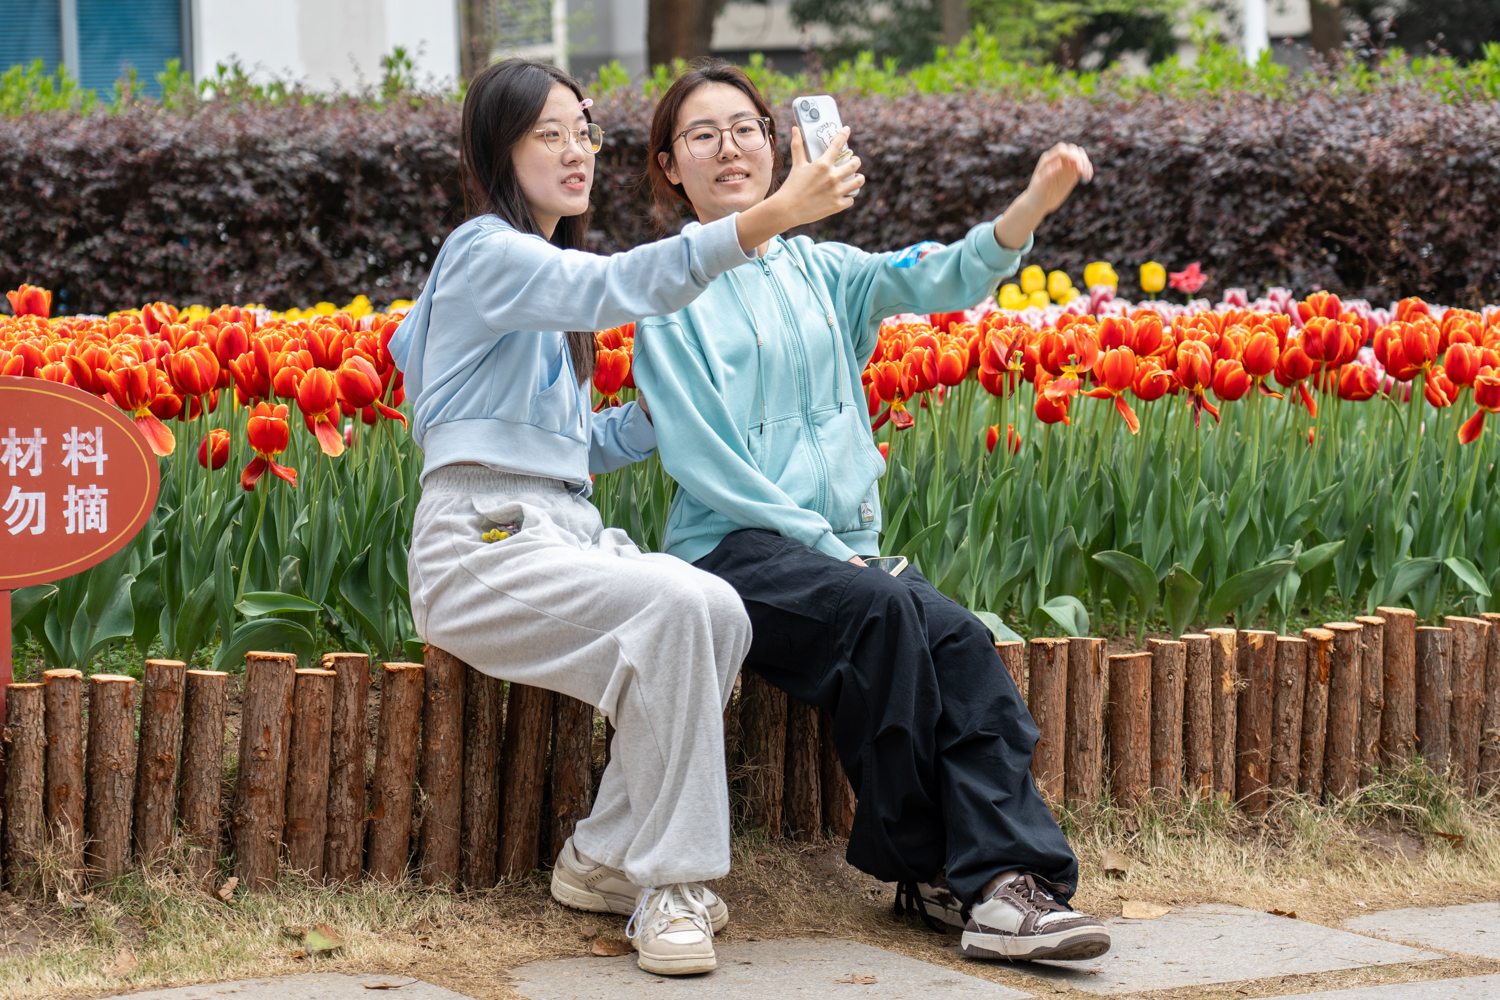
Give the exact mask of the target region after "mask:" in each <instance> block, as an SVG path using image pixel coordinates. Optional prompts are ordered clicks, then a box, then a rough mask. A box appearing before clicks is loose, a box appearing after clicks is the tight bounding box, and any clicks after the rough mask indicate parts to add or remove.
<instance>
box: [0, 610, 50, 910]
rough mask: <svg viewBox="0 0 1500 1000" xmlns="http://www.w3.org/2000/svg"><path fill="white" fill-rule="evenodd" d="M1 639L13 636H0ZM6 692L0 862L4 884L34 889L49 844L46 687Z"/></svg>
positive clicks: (27, 686) (24, 686)
mask: <svg viewBox="0 0 1500 1000" xmlns="http://www.w3.org/2000/svg"><path fill="white" fill-rule="evenodd" d="M0 641H5V642H8V641H10V640H9V639H8V638H7V637H5V636H0ZM6 695H7V697H6V700H5V730H4V733H3V735H0V742H3V744H4V749H5V802H4V807H5V815H4V819H5V829H4V833H5V838H4V843H3V844H0V865H3V868H4V871H5V873H6V880H5V882H4V883H0V884H3V885H5V886H6V887H8V888H9V889H10V890H11V891H12V892H23V891H25V892H29V891H31V890H32V889H36V888H39V886H38V885H37V884H36V883H35V881H34V875H35V873H34V872H33V871H32V869H33V866H35V865H36V863H37V862H38V861H39V860H40V859H41V856H42V848H43V845H45V843H46V830H47V815H46V806H45V804H44V803H45V801H46V797H47V789H46V774H47V770H46V763H45V762H46V759H47V722H46V715H47V708H46V697H45V696H46V692H45V691H44V690H43V686H42V685H41V684H39V683H38V684H12V685H10V686H9V687H8V688H6Z"/></svg>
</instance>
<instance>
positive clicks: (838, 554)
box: [813, 531, 859, 562]
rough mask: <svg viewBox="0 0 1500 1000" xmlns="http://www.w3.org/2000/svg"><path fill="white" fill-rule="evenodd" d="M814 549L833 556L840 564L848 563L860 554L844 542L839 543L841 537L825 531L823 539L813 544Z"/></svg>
mask: <svg viewBox="0 0 1500 1000" xmlns="http://www.w3.org/2000/svg"><path fill="white" fill-rule="evenodd" d="M813 548H815V549H817V550H818V551H819V552H821V553H823V554H824V555H825V556H832V557H833V558H835V559H837V560H838V561H839V562H848V561H849V560H850V559H853V558H854V557H855V556H856V555H858V554H859V553H857V552H855V551H854V550H853V549H851V548H850V547H849V546H847V545H845V544H844V543H843V542H841V541H839V536H838V535H835V534H834V533H833V532H831V531H825V532H824V533H823V537H821V538H819V539H818V540H817V542H815V543H814V544H813Z"/></svg>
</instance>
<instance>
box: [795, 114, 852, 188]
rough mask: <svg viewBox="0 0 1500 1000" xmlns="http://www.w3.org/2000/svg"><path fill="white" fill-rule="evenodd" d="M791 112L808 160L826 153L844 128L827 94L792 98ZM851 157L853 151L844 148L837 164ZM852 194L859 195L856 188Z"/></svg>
mask: <svg viewBox="0 0 1500 1000" xmlns="http://www.w3.org/2000/svg"><path fill="white" fill-rule="evenodd" d="M792 112H793V114H795V115H796V118H797V127H798V128H799V129H801V130H802V144H803V146H804V148H806V150H807V158H808V159H809V160H816V159H817V158H818V157H820V156H822V155H823V154H824V153H826V152H827V151H828V147H829V146H830V145H832V144H833V139H834V136H836V135H838V132H839V129H841V128H843V127H844V122H843V119H841V118H839V106H838V105H837V104H836V103H834V100H833V98H831V97H829V96H828V95H827V94H819V95H817V96H816V97H797V98H793V99H792ZM853 155H854V153H853V151H852V150H850V149H849V147H847V146H845V147H844V152H843V154H842V155H841V156H839V158H838V162H839V163H843V162H844V161H845V160H847V159H849V157H851V156H853ZM854 194H855V196H858V195H859V189H858V188H855V190H854Z"/></svg>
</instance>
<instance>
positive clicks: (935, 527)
mask: <svg viewBox="0 0 1500 1000" xmlns="http://www.w3.org/2000/svg"><path fill="white" fill-rule="evenodd" d="M945 527H947V525H946V524H944V523H943V522H942V521H937V522H934V523H932V524H929V525H928V526H927V527H925V528H923V529H922V530H921V531H919V532H917V533H916V534H915V535H913V536H912V537H911V540H910V541H908V542H907V543H906V544H905V545H903V546H901V551H900V552H899V553H897V554H898V555H903V556H905V557H906V560H907V562H912V563H914V562H916V561H917V553H918V552H919V551H921V549H922V546H924V545H926V544H927V542H928V541H929V540H930V539H932V538H933V537H934V536H936V535H937V534H938V532H940V531H942V530H943V529H944V528H945Z"/></svg>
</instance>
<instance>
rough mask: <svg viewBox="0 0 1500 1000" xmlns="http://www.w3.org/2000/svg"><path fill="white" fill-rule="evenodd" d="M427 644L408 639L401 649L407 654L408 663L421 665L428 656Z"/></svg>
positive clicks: (419, 640) (403, 642) (404, 641)
mask: <svg viewBox="0 0 1500 1000" xmlns="http://www.w3.org/2000/svg"><path fill="white" fill-rule="evenodd" d="M426 648H427V644H426V643H424V642H423V641H422V640H421V639H406V640H403V641H402V643H401V649H402V650H403V651H404V652H405V653H406V662H407V663H421V662H422V658H423V657H424V656H425V655H426Z"/></svg>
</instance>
